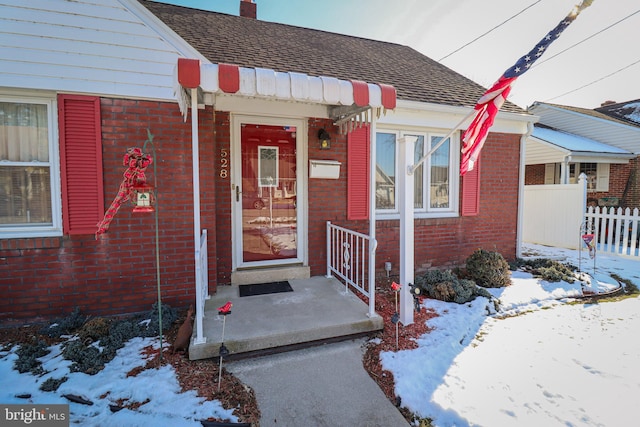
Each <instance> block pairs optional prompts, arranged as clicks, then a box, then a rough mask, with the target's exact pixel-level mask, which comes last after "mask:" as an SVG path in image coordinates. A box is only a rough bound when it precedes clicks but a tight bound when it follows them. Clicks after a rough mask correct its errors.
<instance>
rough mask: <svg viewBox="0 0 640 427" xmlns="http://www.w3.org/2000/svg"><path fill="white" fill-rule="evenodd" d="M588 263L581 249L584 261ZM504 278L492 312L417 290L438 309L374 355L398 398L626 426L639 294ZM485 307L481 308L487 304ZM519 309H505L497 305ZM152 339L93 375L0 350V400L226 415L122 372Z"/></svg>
mask: <svg viewBox="0 0 640 427" xmlns="http://www.w3.org/2000/svg"><path fill="white" fill-rule="evenodd" d="M526 251H527V252H536V253H537V257H547V258H549V257H552V258H557V259H561V260H566V261H569V262H572V263H573V264H574V265H577V264H578V259H577V255H578V252H577V251H570V250H561V249H553V248H546V247H542V246H533V245H530V246H528V247H527V248H526ZM596 261H597V266H598V270H597V271H596V275H595V276H596V277H597V278H598V284H599V286H600V285H601V286H603V287H605V288H606V287H607V286H609V284H608V282H610V277H609V276H608V274H607V273H611V272H615V273H617V274H618V275H620V276H621V277H623V278H626V279H629V280H631V281H633V282H634V283H635V284H636V285H637V286H640V261H632V260H630V259H625V258H621V257H615V256H607V255H600V254H598V256H597V258H596ZM592 265H593V264H592V262H591V261H590V260H589V259H588V255H587V256H586V258H585V257H584V253H583V260H582V266H583V270H586V271H591V269H592ZM512 278H513V285H512V286H510V287H508V288H504V289H495V290H492V291H491V292H492V293H493V295H494V296H496V297H497V298H499V299H500V302H501V311H500V312H497V313H496V312H495V309H492V307H493V304H490V303H488V300H487V299H485V298H477V299H476V300H475V301H473V302H472V303H470V304H464V305H458V304H454V303H443V302H440V301H434V300H428V301H426V302H425V305H426V306H427V307H429V308H433V309H434V310H437V311H438V313H440V316H439V317H436V318H434V319H431V320H429V321H428V324H429V326H431V327H432V328H434V329H433V330H432V331H431V332H429V333H428V334H426V335H424V336H423V337H421V338H419V339H418V343H419V345H420V347H419V348H417V349H415V350H410V351H401V352H398V353H391V352H390V353H383V354H382V359H383V365H384V366H385V368H386V369H389V370H391V371H392V372H393V373H394V376H395V380H396V391H397V394H398V395H399V396H400V397H401V398H402V404H403V405H404V406H407V407H409V408H410V409H411V410H412V411H414V412H416V413H417V414H419V415H420V416H422V417H431V418H433V419H434V420H435V425H436V426H439V427H445V426H458V427H461V426H476V425H478V426H490V427H499V426H536V427H539V426H545V427H547V426H554V425H562V426H616V427H617V426H628V425H635V424H636V422H635V421H634V419H635V418H636V417H637V414H636V411H637V408H636V406H635V404H636V403H637V400H638V396H640V339H638V331H640V299H639V298H631V299H626V300H622V301H618V302H606V303H604V302H603V303H598V304H584V303H580V304H568V302H569V301H571V297H575V296H576V295H578V294H579V293H580V287H579V285H578V284H569V283H565V282H560V283H547V282H544V281H541V280H538V279H535V278H533V277H531V276H530V275H529V274H525V273H521V272H520V273H518V272H516V273H514V274H513V276H512ZM489 312H491V313H492V314H491V315H488V313H489ZM513 314H520V315H519V316H514V317H506V316H505V315H513ZM156 343H157V340H152V339H134V340H131V341H130V342H129V343H128V344H127V346H126V347H124V348H123V349H121V350H120V351H119V352H118V356H117V357H116V358H115V359H114V360H113V361H112V362H110V363H109V364H108V365H107V367H106V368H105V369H104V370H103V371H101V372H100V373H98V374H96V375H94V376H90V375H86V374H82V373H70V372H69V364H70V362H68V361H65V360H63V359H62V356H61V354H60V353H61V351H60V348H59V347H54V348H53V351H52V352H51V353H50V354H49V355H47V356H45V357H44V358H43V359H42V361H43V365H44V368H45V370H47V371H49V372H48V373H47V374H45V375H44V376H41V377H36V376H33V375H31V374H19V373H18V372H17V371H15V370H14V369H13V364H14V361H15V359H16V358H17V355H16V354H15V348H14V349H12V350H9V351H0V403H3V404H12V403H18V404H23V403H27V402H25V400H24V399H20V398H18V397H17V395H20V394H30V395H31V399H30V401H31V402H32V403H49V404H54V403H69V402H68V401H67V400H66V399H65V398H63V397H61V396H62V395H63V394H66V393H68V394H74V395H81V396H82V397H84V398H86V399H89V400H91V401H93V402H94V404H93V405H91V406H85V405H81V404H77V403H72V404H71V406H70V410H71V420H72V424H76V425H82V426H100V427H109V426H114V427H115V426H118V427H122V426H127V427H129V426H152V425H157V426H169V425H170V426H201V423H200V422H199V420H201V419H206V418H208V417H212V416H217V417H220V418H227V419H230V420H232V421H237V420H236V419H235V417H234V416H233V415H232V414H231V411H228V410H225V409H223V408H222V407H221V406H220V404H219V402H217V401H205V400H204V399H202V398H199V397H198V396H197V395H196V394H195V392H193V391H190V392H181V391H180V387H179V385H178V381H177V379H176V376H175V372H174V370H173V368H172V367H171V366H164V367H162V368H160V369H152V370H146V371H143V372H141V373H140V374H139V375H137V376H131V377H127V376H126V374H127V372H129V371H130V370H131V369H133V368H135V367H137V366H140V365H141V364H144V362H145V361H144V357H143V356H142V349H143V348H144V347H145V346H148V345H155V344H156ZM63 376H67V377H68V378H69V379H68V380H67V381H66V382H64V383H62V384H61V385H60V388H59V389H58V391H57V392H56V393H48V392H42V391H40V390H39V387H40V384H41V383H42V382H43V381H45V380H46V379H47V378H50V377H51V378H61V377H63ZM118 399H125V400H128V401H137V402H145V401H147V400H148V402H147V403H146V404H144V405H142V406H141V407H140V408H138V410H136V411H132V410H128V409H123V410H121V411H119V412H117V413H111V411H110V409H109V404H110V403H114V402H115V401H117V400H118Z"/></svg>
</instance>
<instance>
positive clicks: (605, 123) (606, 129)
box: [530, 105, 640, 154]
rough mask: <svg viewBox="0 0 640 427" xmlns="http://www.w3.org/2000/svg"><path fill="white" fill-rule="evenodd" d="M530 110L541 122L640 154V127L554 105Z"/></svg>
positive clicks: (539, 106) (538, 106)
mask: <svg viewBox="0 0 640 427" xmlns="http://www.w3.org/2000/svg"><path fill="white" fill-rule="evenodd" d="M530 112H531V113H532V114H535V115H537V116H539V117H540V121H539V123H541V124H544V125H547V126H551V127H553V128H556V129H562V130H563V131H564V132H569V133H573V134H576V135H580V136H583V137H585V138H590V139H593V140H596V141H599V142H603V143H605V144H608V145H612V146H614V147H618V148H622V149H623V150H627V151H630V152H632V153H635V154H640V128H635V127H633V126H631V125H625V124H622V123H617V122H612V121H610V120H606V119H601V118H598V117H592V116H588V115H584V114H580V113H578V112H575V111H571V110H565V109H562V108H558V107H554V106H545V105H536V106H534V107H533V108H531V109H530Z"/></svg>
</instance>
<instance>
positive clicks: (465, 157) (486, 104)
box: [460, 0, 593, 175]
mask: <svg viewBox="0 0 640 427" xmlns="http://www.w3.org/2000/svg"><path fill="white" fill-rule="evenodd" d="M591 3H593V0H583V1H582V2H581V3H580V4H579V5H577V6H575V7H574V8H573V10H571V12H570V13H569V14H568V15H567V16H566V18H564V19H563V20H562V21H560V23H559V24H558V25H556V27H555V28H554V29H553V30H551V31H549V32H548V33H547V35H545V36H544V38H543V39H542V40H540V41H539V42H538V44H536V46H535V47H534V48H533V49H531V51H530V52H529V53H527V54H526V55H524V56H523V57H522V58H520V59H519V60H518V62H516V63H515V65H514V66H513V67H511V68H509V69H508V70H507V71H505V72H504V74H502V76H500V78H499V79H498V81H497V82H495V83H494V85H493V86H491V88H489V89H488V90H487V91H486V92H485V93H484V95H482V97H480V99H479V100H478V103H477V104H476V106H475V110H476V111H477V112H476V115H475V117H474V119H473V121H472V122H471V124H470V125H469V127H468V128H467V130H466V131H465V132H464V134H463V135H462V150H461V151H462V156H461V160H460V175H464V174H466V173H467V172H468V171H470V170H472V169H473V166H474V163H475V162H476V160H477V159H478V156H479V155H480V150H481V149H482V146H483V145H484V141H485V140H486V139H487V134H488V133H489V128H490V127H491V125H493V120H494V119H495V117H496V114H498V111H499V110H500V108H501V107H502V104H504V101H505V100H506V99H507V97H508V96H509V92H511V84H512V83H513V82H514V81H515V80H516V79H517V78H518V77H519V76H521V75H522V74H524V73H525V72H527V70H529V68H531V66H532V65H533V63H534V62H536V61H537V60H538V58H540V57H541V56H542V54H543V53H544V52H545V51H546V50H547V47H549V45H550V44H551V43H553V42H554V40H556V39H557V38H558V37H560V34H561V33H562V32H563V31H564V30H565V29H566V28H567V27H568V26H569V24H571V23H572V22H573V21H574V20H575V19H576V18H577V17H578V14H579V13H580V12H582V10H583V9H585V8H587V7H589V6H591Z"/></svg>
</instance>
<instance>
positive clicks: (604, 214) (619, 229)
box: [585, 207, 640, 257]
mask: <svg viewBox="0 0 640 427" xmlns="http://www.w3.org/2000/svg"><path fill="white" fill-rule="evenodd" d="M585 228H586V231H587V232H588V233H593V234H594V235H595V240H596V248H597V250H598V251H600V252H608V253H615V254H619V255H628V256H632V257H640V215H639V213H638V208H635V209H634V210H633V211H632V210H631V209H629V208H626V209H624V210H623V209H622V208H617V209H616V208H609V209H607V208H600V207H595V208H594V207H589V209H588V210H587V213H586V221H585Z"/></svg>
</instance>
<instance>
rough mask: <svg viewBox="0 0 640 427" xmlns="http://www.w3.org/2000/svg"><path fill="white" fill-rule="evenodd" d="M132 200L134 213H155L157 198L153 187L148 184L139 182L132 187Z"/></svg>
mask: <svg viewBox="0 0 640 427" xmlns="http://www.w3.org/2000/svg"><path fill="white" fill-rule="evenodd" d="M131 200H132V201H133V205H134V208H133V212H134V213H143V212H153V211H154V210H155V209H154V207H153V205H154V204H155V197H154V193H153V186H152V185H149V184H147V183H146V182H139V183H137V184H135V185H134V186H132V187H131Z"/></svg>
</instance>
